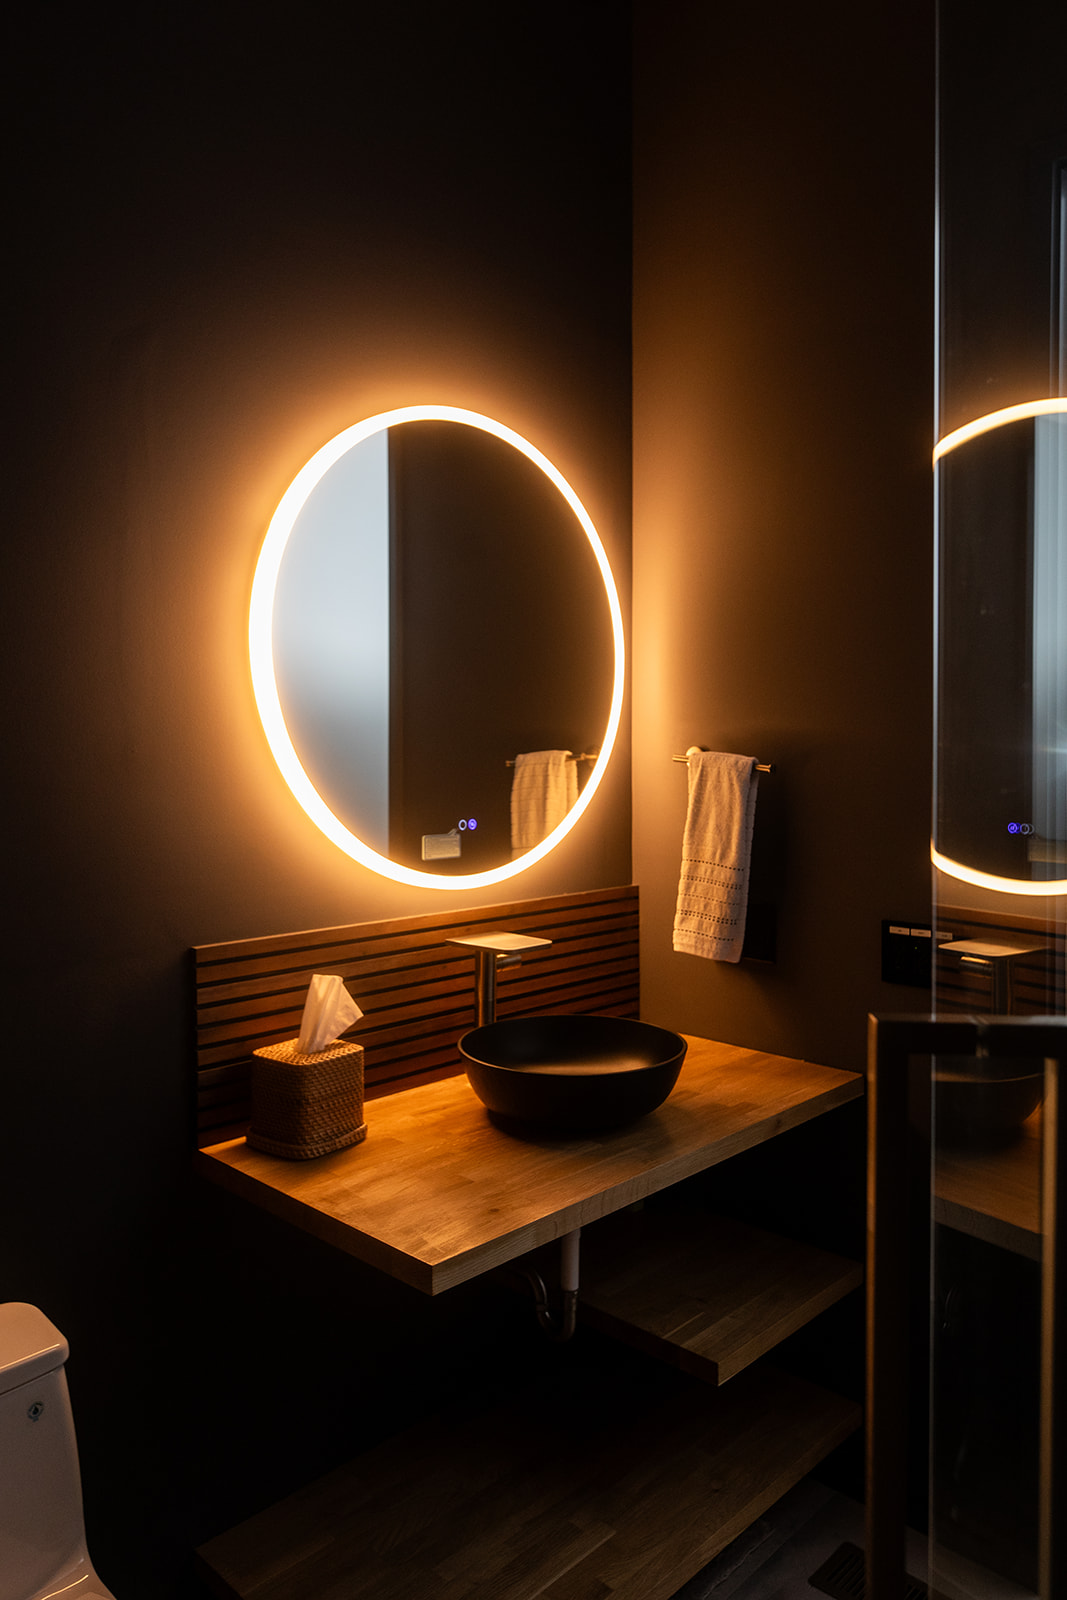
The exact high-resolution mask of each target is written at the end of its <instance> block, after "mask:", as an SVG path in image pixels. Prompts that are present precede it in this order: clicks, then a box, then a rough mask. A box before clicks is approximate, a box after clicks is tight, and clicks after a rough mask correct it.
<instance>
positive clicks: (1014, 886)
mask: <svg viewBox="0 0 1067 1600" xmlns="http://www.w3.org/2000/svg"><path fill="white" fill-rule="evenodd" d="M1063 413H1067V397H1063V396H1058V397H1055V398H1052V399H1044V400H1025V401H1023V402H1022V403H1021V404H1019V405H1014V406H1004V407H1002V408H1001V409H1000V410H998V411H990V412H988V413H987V414H986V415H985V416H983V417H976V418H975V419H974V421H973V422H968V423H965V424H964V425H963V426H962V427H960V428H956V429H954V430H953V432H952V433H947V434H945V436H944V438H943V439H941V440H939V441H938V443H937V445H936V446H935V447H934V453H933V460H934V466H935V467H936V465H937V463H938V462H939V461H940V460H941V459H942V458H943V457H944V456H946V455H948V454H950V453H951V451H953V450H955V449H957V448H958V446H960V445H962V444H966V443H967V442H968V441H969V440H971V439H976V438H978V437H979V435H980V434H983V433H989V432H990V431H991V430H992V429H994V428H1001V427H1003V426H1005V424H1007V423H1011V422H1021V421H1025V420H1026V419H1027V418H1028V417H1048V416H1056V415H1060V414H1063ZM930 860H931V861H932V862H933V864H934V866H935V867H936V868H937V870H938V871H939V872H943V873H945V875H946V876H947V877H950V878H956V879H958V880H959V882H961V883H969V884H972V885H974V887H976V888H979V889H991V890H993V891H994V892H996V893H998V894H1022V895H1033V896H1047V895H1057V894H1067V878H1049V879H1046V880H1044V881H1038V882H1035V881H1033V880H1032V879H1028V878H1008V877H1003V876H1001V875H999V874H997V873H992V872H982V871H981V870H980V869H979V868H977V867H968V866H966V865H964V863H963V862H960V861H954V860H953V859H952V857H951V856H946V855H943V854H942V853H941V852H940V851H939V850H938V849H937V846H936V844H935V842H934V840H933V839H931V841H930Z"/></svg>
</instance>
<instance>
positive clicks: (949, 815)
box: [932, 399, 1067, 895]
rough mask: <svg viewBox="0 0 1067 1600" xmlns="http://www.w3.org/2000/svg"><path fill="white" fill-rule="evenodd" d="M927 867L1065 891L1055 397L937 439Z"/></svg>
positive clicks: (1062, 612) (1064, 685)
mask: <svg viewBox="0 0 1067 1600" xmlns="http://www.w3.org/2000/svg"><path fill="white" fill-rule="evenodd" d="M934 459H935V463H936V477H937V517H938V573H937V608H938V617H937V701H936V715H937V744H936V767H935V773H936V803H935V811H934V840H933V851H932V854H933V860H934V863H935V865H936V866H938V867H939V868H940V869H941V870H942V871H944V872H947V873H949V874H950V875H951V876H953V877H956V878H961V879H963V880H964V881H966V882H969V883H974V884H977V885H979V886H981V887H983V888H987V889H999V890H1004V891H1008V892H1011V893H1013V894H1030V895H1046V894H1063V893H1064V892H1067V399H1053V400H1035V401H1031V402H1028V403H1026V404H1023V405H1017V406H1010V407H1008V408H1006V409H1005V410H1003V411H997V412H991V413H990V414H989V415H988V416H985V417H980V418H978V419H977V420H976V421H975V422H972V423H969V424H968V425H967V426H966V427H963V428H959V429H957V430H956V431H955V432H954V433H951V434H948V435H947V436H946V437H945V438H944V439H942V440H941V442H940V444H939V445H938V447H937V449H936V451H935V453H934Z"/></svg>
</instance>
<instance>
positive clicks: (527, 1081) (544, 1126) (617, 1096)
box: [459, 1015, 686, 1134]
mask: <svg viewBox="0 0 1067 1600" xmlns="http://www.w3.org/2000/svg"><path fill="white" fill-rule="evenodd" d="M459 1048H460V1051H461V1053H462V1054H463V1056H464V1057H465V1059H466V1062H467V1077H468V1079H469V1080H470V1085H471V1088H472V1089H473V1090H474V1092H475V1094H476V1095H477V1096H478V1099H479V1100H480V1101H481V1102H482V1104H483V1105H484V1106H486V1107H487V1108H488V1110H489V1112H490V1113H491V1115H492V1116H493V1118H494V1120H495V1121H498V1122H500V1123H501V1125H502V1126H504V1127H511V1126H514V1127H515V1129H516V1131H524V1130H529V1131H534V1132H538V1133H547V1134H553V1133H598V1132H600V1131H602V1130H604V1129H607V1128H616V1127H621V1126H622V1125H623V1124H624V1123H626V1122H633V1121H634V1119H635V1118H637V1117H643V1116H645V1115H646V1114H647V1113H648V1112H649V1111H654V1110H655V1108H656V1107H657V1106H658V1105H662V1103H663V1101H664V1100H666V1098H667V1096H668V1095H669V1094H670V1092H671V1090H672V1089H673V1088H674V1085H675V1084H676V1083H677V1081H678V1074H679V1072H680V1071H681V1069H682V1062H683V1061H684V1060H685V1051H686V1044H685V1040H684V1039H683V1038H682V1037H681V1036H680V1035H679V1034H677V1033H671V1032H670V1030H669V1029H667V1028H657V1027H654V1026H653V1025H652V1023H650V1022H636V1021H634V1020H633V1019H631V1018H629V1017H595V1016H582V1015H576V1016H560V1017H507V1018H505V1019H504V1020H503V1021H501V1022H490V1023H487V1024H486V1026H485V1027H483V1028H473V1029H472V1030H471V1032H470V1033H465V1034H464V1035H463V1037H462V1039H461V1040H460V1041H459Z"/></svg>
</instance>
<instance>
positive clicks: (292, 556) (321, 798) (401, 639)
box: [249, 406, 623, 889]
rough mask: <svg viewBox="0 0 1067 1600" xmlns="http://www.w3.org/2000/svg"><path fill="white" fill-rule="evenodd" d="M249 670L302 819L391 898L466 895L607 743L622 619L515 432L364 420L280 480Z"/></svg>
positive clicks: (582, 517) (596, 547)
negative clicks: (393, 882) (287, 481)
mask: <svg viewBox="0 0 1067 1600" xmlns="http://www.w3.org/2000/svg"><path fill="white" fill-rule="evenodd" d="M249 653H250V661H251V667H252V680H253V687H254V690H255V695H256V702H257V704H258V707H259V712H260V716H261V718H262V721H263V726H264V729H265V731H266V734H267V738H268V740H269V741H270V745H271V749H272V751H273V753H274V757H275V760H276V761H277V763H278V766H279V767H280V769H281V771H282V773H283V775H284V777H285V779H286V782H287V783H288V784H289V787H290V788H291V789H292V791H293V793H294V794H295V796H296V798H297V799H298V800H299V801H300V804H301V805H302V806H303V807H304V810H305V811H306V812H307V813H308V815H309V816H310V817H311V818H312V820H313V821H314V822H315V823H316V824H317V826H318V827H319V828H321V829H322V831H323V832H324V833H325V834H327V836H328V837H329V838H330V839H332V840H333V841H334V843H335V844H337V845H338V846H339V847H340V848H341V849H342V850H344V851H345V852H346V853H347V854H348V855H350V856H352V857H354V858H355V859H356V860H357V861H361V862H362V863H363V864H364V865H365V866H367V867H370V868H371V869H372V870H373V871H375V872H379V873H382V874H384V875H385V876H387V877H391V878H396V879H399V880H400V881H402V882H407V883H413V884H425V885H429V886H432V887H435V888H442V889H449V888H463V887H477V886H479V885H482V884H489V883H494V882H498V881H500V880H501V879H504V878H508V877H510V876H512V875H513V874H514V873H516V872H520V871H522V870H523V869H524V868H525V867H528V866H530V865H532V864H533V862H535V861H538V860H540V859H541V857H543V856H544V855H546V854H547V853H548V851H549V850H551V849H552V848H553V847H554V846H555V845H556V844H557V843H558V842H559V840H560V839H562V838H563V837H564V835H565V834H566V833H567V832H568V831H569V829H570V828H571V827H572V826H573V825H574V823H575V821H576V820H577V818H578V817H579V816H580V815H581V813H582V812H583V811H584V810H585V808H586V807H587V806H588V804H589V802H590V800H591V799H592V796H593V794H594V793H595V791H596V789H597V787H598V785H599V783H600V781H601V778H602V777H603V774H604V771H605V768H606V766H607V762H608V759H609V757H610V754H611V750H612V746H613V744H614V741H615V736H616V733H617V731H618V725H619V717H620V713H621V707H622V690H623V635H622V617H621V612H620V608H619V600H618V594H617V592H616V588H615V583H614V580H613V578H612V575H611V569H610V566H609V564H608V560H607V556H606V554H605V551H604V547H603V545H602V543H601V540H600V537H599V535H598V534H597V531H596V529H595V528H594V526H593V524H592V522H591V520H590V518H589V515H588V513H587V512H586V511H585V508H584V507H583V506H582V504H581V502H580V500H579V499H578V497H577V495H576V494H575V493H574V491H573V489H572V488H571V487H570V485H569V484H568V483H567V482H566V480H565V479H564V478H563V477H562V475H561V474H560V473H559V472H558V471H557V470H556V468H555V467H553V466H552V464H551V463H550V462H549V461H548V460H547V459H546V458H545V457H544V456H543V455H542V454H541V453H540V451H538V450H536V449H535V448H534V446H533V445H531V444H529V443H528V442H527V441H526V440H525V439H523V438H522V437H521V436H520V435H519V434H517V433H514V432H513V431H512V430H511V429H510V428H506V427H504V426H503V425H502V424H500V423H497V422H493V421H491V420H490V419H489V418H487V417H482V416H479V415H478V414H477V413H475V412H470V411H462V410H458V409H455V408H453V407H445V406H414V407H408V408H406V409H404V410H400V411H391V412H386V413H384V414H382V415H381V416H377V417H371V418H369V419H368V420H367V421H365V422H361V423H358V424H356V426H354V427H352V428H348V429H346V430H345V432H343V433H341V434H338V435H337V437H336V438H334V439H332V440H330V442H329V443H328V444H326V445H324V446H323V448H322V449H321V450H319V451H318V452H317V453H316V454H315V455H314V456H313V457H312V458H311V460H310V461H309V462H308V463H307V464H306V466H304V467H303V468H302V470H301V471H300V472H299V473H298V474H297V476H296V478H295V479H294V480H293V482H292V484H291V485H290V486H289V488H288V489H287V490H286V493H285V495H284V496H283V497H282V500H281V503H280V504H279V506H278V509H277V511H276V512H275V514H274V516H273V518H272V519H271V524H270V527H269V529H268V531H267V535H266V538H265V540H264V542H263V548H262V550H261V552H260V556H259V560H258V563H257V566H256V574H255V579H254V582H253V588H252V601H251V607H250V613H249Z"/></svg>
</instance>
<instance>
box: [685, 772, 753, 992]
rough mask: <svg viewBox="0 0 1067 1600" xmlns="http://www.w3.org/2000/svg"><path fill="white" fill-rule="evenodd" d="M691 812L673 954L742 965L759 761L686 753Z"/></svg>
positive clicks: (686, 832)
mask: <svg viewBox="0 0 1067 1600" xmlns="http://www.w3.org/2000/svg"><path fill="white" fill-rule="evenodd" d="M687 760H688V763H689V809H688V811H687V813H686V819H685V832H684V835H683V838H682V871H681V876H680V878H679V880H678V905H677V908H676V911H675V916H674V948H675V950H681V951H683V952H684V953H686V954H688V955H694V956H706V957H707V958H708V959H709V960H711V961H740V959H741V946H742V945H743V943H744V940H745V913H746V911H747V909H748V871H749V860H750V857H751V851H752V823H753V819H754V817H755V813H756V789H757V779H756V758H755V757H754V756H735V755H727V754H725V753H724V752H722V751H719V750H698V749H696V748H695V747H693V748H691V749H690V750H689V751H687Z"/></svg>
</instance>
